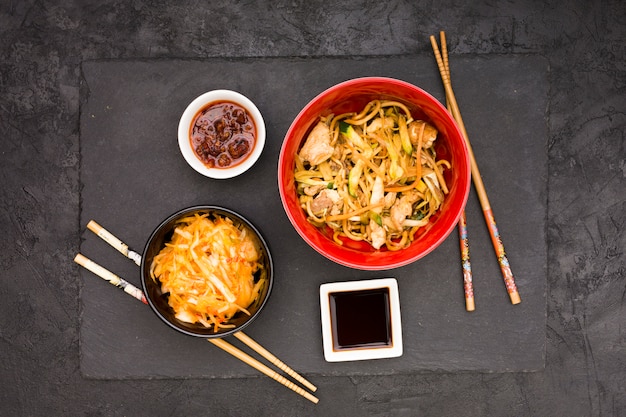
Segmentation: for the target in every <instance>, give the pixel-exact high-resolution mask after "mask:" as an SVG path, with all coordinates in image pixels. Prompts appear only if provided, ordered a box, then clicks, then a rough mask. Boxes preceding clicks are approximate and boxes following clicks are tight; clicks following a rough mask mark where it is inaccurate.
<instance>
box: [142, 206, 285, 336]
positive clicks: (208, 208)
mask: <svg viewBox="0 0 626 417" xmlns="http://www.w3.org/2000/svg"><path fill="white" fill-rule="evenodd" d="M197 211H220V212H224V213H227V214H228V215H229V216H232V217H234V218H236V219H237V220H239V221H241V222H242V223H244V224H245V225H246V226H247V227H249V228H250V229H251V230H252V231H253V232H254V233H255V234H256V236H257V238H258V239H259V241H260V242H261V244H262V245H263V247H264V249H265V252H266V255H267V263H268V265H269V267H270V274H269V279H268V284H267V285H268V288H267V295H266V296H265V298H264V299H263V301H262V302H261V305H260V306H259V308H258V309H257V311H256V312H255V313H254V314H252V315H251V316H250V318H249V319H248V320H246V321H245V322H244V323H243V324H241V325H240V326H238V327H235V328H233V329H229V330H225V331H222V332H219V333H215V334H211V333H209V334H200V333H194V332H193V331H189V330H185V329H183V328H180V327H178V326H176V324H174V323H172V322H171V321H170V320H168V319H167V318H166V317H165V316H163V314H161V311H160V310H159V309H158V308H157V306H156V305H155V304H154V302H153V301H152V299H151V298H150V295H149V294H150V292H149V291H148V288H147V285H146V280H147V279H150V277H148V276H146V274H145V273H144V271H145V267H146V265H145V259H146V255H147V252H148V248H149V247H150V243H151V242H152V240H153V239H154V238H155V236H156V235H157V234H158V232H159V231H160V230H161V229H162V228H163V227H164V226H165V225H166V224H168V223H169V222H170V221H172V220H173V219H175V218H178V217H182V216H184V215H186V214H189V213H192V212H197ZM140 270H141V286H142V288H143V292H144V294H145V296H146V300H147V301H148V305H149V306H150V308H151V309H152V311H153V312H154V314H156V315H157V317H159V318H160V319H161V321H163V322H164V323H165V324H167V325H168V326H169V327H170V328H172V329H174V330H176V331H178V332H181V333H183V334H186V335H188V336H195V337H202V338H205V339H220V338H222V337H225V336H228V335H231V334H233V333H236V332H238V331H241V330H243V329H244V328H245V327H247V326H248V325H250V323H252V322H253V321H254V320H255V319H256V318H257V317H258V315H259V314H260V313H261V311H263V309H264V308H265V304H266V303H267V301H268V300H269V298H270V295H271V292H272V288H273V286H274V261H273V259H272V255H271V253H270V250H269V245H268V244H267V241H266V240H265V239H264V238H263V235H262V234H261V232H260V231H259V229H257V228H256V227H255V226H254V225H253V224H252V223H251V222H250V221H249V220H248V219H246V218H245V217H244V216H242V215H241V214H239V213H237V212H236V211H234V210H231V209H229V208H226V207H222V206H216V205H195V206H190V207H187V208H184V209H181V210H178V211H176V212H174V213H172V214H170V215H169V216H167V217H166V218H165V220H163V221H161V223H159V225H158V226H157V227H156V228H155V229H154V230H153V231H152V233H151V234H150V237H149V238H148V240H147V242H146V245H145V247H144V249H143V253H142V256H141V265H140Z"/></svg>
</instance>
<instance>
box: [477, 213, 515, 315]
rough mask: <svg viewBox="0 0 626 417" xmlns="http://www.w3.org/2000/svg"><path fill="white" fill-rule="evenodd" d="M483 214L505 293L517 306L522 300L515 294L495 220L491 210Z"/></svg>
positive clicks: (513, 280)
mask: <svg viewBox="0 0 626 417" xmlns="http://www.w3.org/2000/svg"><path fill="white" fill-rule="evenodd" d="M483 214H484V215H485V221H486V223H487V227H488V229H489V235H490V236H491V243H492V244H493V249H494V250H495V252H496V257H497V258H498V264H500V271H502V279H503V280H504V285H505V286H506V291H507V292H508V293H509V298H510V299H511V303H512V304H519V303H520V302H521V301H522V300H521V298H520V296H519V293H518V292H517V286H516V285H515V279H514V278H513V272H512V271H511V266H510V265H509V260H508V259H507V257H506V252H505V251H504V245H503V244H502V239H501V238H500V233H499V232H498V226H496V219H495V218H494V217H493V212H492V211H491V208H489V209H486V210H483Z"/></svg>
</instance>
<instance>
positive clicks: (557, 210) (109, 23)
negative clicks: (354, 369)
mask: <svg viewBox="0 0 626 417" xmlns="http://www.w3.org/2000/svg"><path fill="white" fill-rule="evenodd" d="M213 3H215V4H205V3H199V2H188V1H183V2H171V4H168V2H154V3H152V4H149V3H147V2H143V1H139V0H137V1H98V2H94V1H82V2H78V1H75V2H60V1H45V0H44V1H37V2H33V1H23V2H13V1H8V2H6V1H5V2H2V4H1V5H0V34H1V36H0V54H1V55H2V58H1V59H0V92H1V94H0V141H1V142H0V143H1V144H2V146H1V147H0V176H1V177H0V178H1V184H2V185H1V186H0V193H1V194H0V230H1V231H2V233H3V239H2V240H1V241H0V271H1V272H0V301H1V302H0V355H1V356H0V358H1V361H0V386H1V387H2V389H1V390H0V415H3V416H4V415H6V416H49V415H72V416H83V415H84V416H139V415H150V416H169V415H184V416H195V415H215V416H247V415H255V416H300V415H318V416H355V415H359V416H415V415H420V416H443V415H460V414H462V415H464V416H624V415H626V332H625V330H624V323H626V307H625V305H624V303H625V300H624V298H625V296H626V283H625V282H626V281H625V278H624V275H625V274H626V267H625V265H626V263H625V261H624V248H625V247H626V241H625V236H624V221H625V219H626V215H625V213H626V210H625V196H626V187H625V186H624V184H625V180H626V164H625V156H626V151H625V149H624V144H625V139H624V134H625V131H626V129H625V127H626V99H625V97H626V65H625V62H626V42H625V39H626V23H624V22H626V8H624V5H623V3H622V2H620V1H596V2H585V1H580V0H577V1H570V2H566V1H553V2H535V1H528V0H525V1H512V2H510V1H493V2H486V1H481V2H461V1H437V2H435V1H424V2H414V3H409V2H403V1H388V2H374V1H369V0H364V1H357V2H351V3H349V4H332V3H328V2H321V1H315V0H314V1H291V2H280V1H278V2H266V1H260V2H230V3H224V4H222V5H218V4H217V2H213ZM442 29H443V30H446V32H447V34H448V41H449V48H450V51H451V54H452V59H454V56H455V55H462V54H487V55H490V54H537V55H540V56H543V57H544V58H545V59H546V60H547V61H548V63H549V67H550V70H549V84H550V90H549V101H548V106H547V109H546V114H547V116H548V117H547V126H548V129H547V130H548V138H547V144H546V146H547V149H548V157H549V164H548V174H549V175H548V213H547V225H548V228H547V236H548V277H547V291H548V292H547V325H546V329H545V334H546V367H545V369H544V370H543V371H539V372H531V373H490V374H483V373H473V372H465V373H439V372H421V373H415V374H402V375H386V376H352V377H342V376H334V377H331V376H327V377H322V376H319V377H317V376H316V377H315V378H312V379H313V382H314V383H316V384H317V385H318V386H319V397H320V399H321V401H320V403H319V404H318V405H317V406H314V405H312V404H310V403H308V402H307V401H305V400H303V399H301V398H300V397H298V396H297V395H294V394H292V393H290V392H289V391H287V390H286V389H285V388H284V387H282V386H280V385H278V384H276V383H274V382H272V381H270V380H268V379H267V378H265V377H261V376H259V377H251V378H247V379H226V380H205V379H168V380H146V379H137V380H123V381H122V380H93V379H87V378H84V377H83V376H82V374H81V370H80V360H79V352H80V349H79V329H80V325H79V316H80V301H79V289H80V287H81V281H80V277H81V274H80V273H79V269H78V266H76V265H75V264H74V263H73V262H72V259H73V257H74V254H75V253H76V252H77V251H78V249H79V247H80V244H81V238H82V233H81V230H82V227H83V225H81V224H80V221H79V212H80V191H81V190H80V181H79V172H80V167H81V160H80V152H79V150H80V136H81V135H80V130H79V126H80V123H79V120H80V114H79V111H80V102H79V96H80V94H79V92H80V80H81V74H80V71H81V63H82V62H84V61H86V60H94V59H137V58H151V59H167V58H192V59H202V58H212V57H221V58H228V57H279V56H280V57H315V56H343V55H404V54H415V53H430V44H429V42H428V36H429V35H430V34H435V33H437V32H438V31H439V30H442ZM494 88H497V83H495V82H494Z"/></svg>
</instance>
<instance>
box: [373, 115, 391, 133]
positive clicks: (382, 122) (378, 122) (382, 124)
mask: <svg viewBox="0 0 626 417" xmlns="http://www.w3.org/2000/svg"><path fill="white" fill-rule="evenodd" d="M394 124H395V123H394V121H393V119H392V118H391V117H384V118H381V117H377V118H375V119H374V120H372V122H371V123H370V124H369V126H367V131H368V132H376V131H377V130H380V129H393V126H394Z"/></svg>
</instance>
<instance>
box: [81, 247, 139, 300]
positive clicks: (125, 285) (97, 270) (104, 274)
mask: <svg viewBox="0 0 626 417" xmlns="http://www.w3.org/2000/svg"><path fill="white" fill-rule="evenodd" d="M74 262H76V263H77V264H78V265H80V266H82V267H84V268H85V269H87V270H89V271H91V272H93V273H94V274H96V275H98V276H99V277H100V278H102V279H104V280H105V281H109V283H111V284H113V285H115V286H116V287H118V288H121V289H123V290H124V292H125V293H126V294H129V295H132V296H133V297H135V298H136V299H138V300H139V301H141V302H142V303H144V304H148V300H146V297H145V295H144V294H143V291H141V290H140V289H139V288H137V287H135V286H134V285H133V284H131V283H130V282H128V281H126V280H124V279H123V278H120V277H119V276H117V275H115V274H114V273H113V272H111V271H109V270H108V269H105V268H103V267H102V266H100V265H98V264H97V263H95V262H94V261H92V260H91V259H89V258H87V257H86V256H84V255H82V254H80V253H79V254H77V255H76V257H74Z"/></svg>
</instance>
